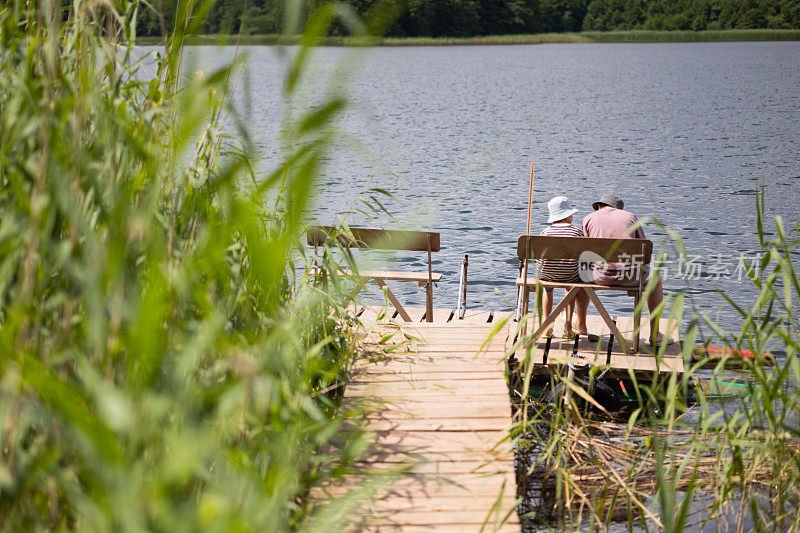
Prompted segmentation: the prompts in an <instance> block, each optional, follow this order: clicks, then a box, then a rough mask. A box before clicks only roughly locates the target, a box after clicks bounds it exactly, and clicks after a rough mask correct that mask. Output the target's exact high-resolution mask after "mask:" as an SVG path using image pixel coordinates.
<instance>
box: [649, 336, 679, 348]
mask: <svg viewBox="0 0 800 533" xmlns="http://www.w3.org/2000/svg"><path fill="white" fill-rule="evenodd" d="M665 338H666V339H667V346H669V345H670V344H674V343H675V339H673V338H672V337H664V335H662V334H661V333H659V334H658V335H656V338H655V339H653V338H651V339H650V344H651V345H652V346H660V345H661V343H663V342H664V339H665Z"/></svg>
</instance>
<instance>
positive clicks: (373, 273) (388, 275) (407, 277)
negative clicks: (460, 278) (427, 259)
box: [346, 270, 442, 283]
mask: <svg viewBox="0 0 800 533" xmlns="http://www.w3.org/2000/svg"><path fill="white" fill-rule="evenodd" d="M346 273H347V274H350V275H354V274H355V273H354V272H350V271H349V270H347V271H346ZM358 275H359V276H360V277H362V278H370V279H382V280H389V281H416V282H420V281H423V282H427V281H428V273H427V272H398V271H396V270H359V271H358ZM431 279H432V280H433V281H435V282H437V283H438V282H440V281H441V280H442V274H441V273H440V272H432V273H431Z"/></svg>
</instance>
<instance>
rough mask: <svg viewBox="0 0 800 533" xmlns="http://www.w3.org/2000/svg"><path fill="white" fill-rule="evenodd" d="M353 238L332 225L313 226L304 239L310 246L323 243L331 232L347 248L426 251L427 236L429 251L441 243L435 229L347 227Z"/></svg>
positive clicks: (438, 247) (436, 248)
mask: <svg viewBox="0 0 800 533" xmlns="http://www.w3.org/2000/svg"><path fill="white" fill-rule="evenodd" d="M349 229H350V233H351V234H352V235H353V238H350V237H349V236H345V235H342V234H340V233H337V232H338V231H339V230H337V229H336V228H334V227H332V226H313V227H311V228H309V229H308V232H307V233H306V239H307V242H308V244H309V245H310V246H322V245H324V244H325V243H326V242H327V241H328V239H329V238H330V236H331V234H333V233H337V237H336V238H337V240H338V241H339V243H340V244H341V245H343V246H347V247H348V248H373V249H381V250H408V251H411V252H427V251H428V237H429V236H430V241H431V252H438V251H439V249H440V247H441V244H440V238H439V233H438V232H435V231H400V230H390V229H375V228H349Z"/></svg>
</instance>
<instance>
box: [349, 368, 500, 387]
mask: <svg viewBox="0 0 800 533" xmlns="http://www.w3.org/2000/svg"><path fill="white" fill-rule="evenodd" d="M426 370H427V371H425V372H415V371H413V370H412V371H410V372H408V371H406V372H403V371H402V369H401V370H400V371H397V372H386V371H380V372H364V373H359V374H358V379H353V378H352V377H351V381H350V383H351V384H354V383H366V382H371V383H385V382H388V381H392V382H406V383H422V384H429V383H437V382H440V381H444V380H446V381H483V382H486V380H487V379H491V380H492V382H493V383H491V384H492V385H494V380H495V379H502V378H487V377H486V376H487V375H491V374H495V373H497V372H502V371H503V368H502V367H499V366H493V367H492V368H488V369H480V371H475V370H470V371H467V372H453V371H449V370H440V371H435V370H433V369H426ZM486 370H488V372H487V371H486ZM503 383H505V380H503Z"/></svg>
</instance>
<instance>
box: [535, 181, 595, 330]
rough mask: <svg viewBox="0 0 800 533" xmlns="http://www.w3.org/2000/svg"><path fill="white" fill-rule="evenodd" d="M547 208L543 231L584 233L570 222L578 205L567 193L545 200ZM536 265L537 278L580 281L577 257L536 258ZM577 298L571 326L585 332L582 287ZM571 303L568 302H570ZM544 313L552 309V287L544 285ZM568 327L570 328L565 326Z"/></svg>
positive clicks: (585, 297)
mask: <svg viewBox="0 0 800 533" xmlns="http://www.w3.org/2000/svg"><path fill="white" fill-rule="evenodd" d="M547 210H548V211H549V213H550V216H549V217H548V218H547V223H548V224H550V225H549V226H547V227H546V228H545V229H544V230H542V233H541V234H542V235H548V236H552V237H583V231H581V228H577V227H575V226H573V225H572V215H574V214H575V213H577V212H578V210H577V209H574V208H573V207H572V204H571V203H570V201H569V198H567V197H566V196H556V197H555V198H553V199H552V200H550V201H549V202H547ZM537 264H538V268H539V279H541V280H542V281H563V282H565V283H580V282H581V278H580V276H579V275H578V261H577V259H539V260H537ZM575 302H577V306H578V312H577V313H575V315H573V316H575V318H577V322H573V323H572V324H571V326H572V329H573V330H574V331H575V332H577V333H580V334H581V335H586V334H587V333H588V331H587V329H586V310H587V309H588V308H589V295H588V294H586V291H584V290H581V291H580V292H579V293H578V296H577V297H576V298H575ZM572 305H573V304H570V306H572ZM542 307H543V310H542V311H543V313H544V314H543V315H542V316H547V315H549V314H550V312H551V311H552V310H553V287H545V288H544V294H543V295H542ZM567 329H569V328H567ZM547 334H548V335H552V334H553V330H552V328H551V329H550V331H548V332H547Z"/></svg>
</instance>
